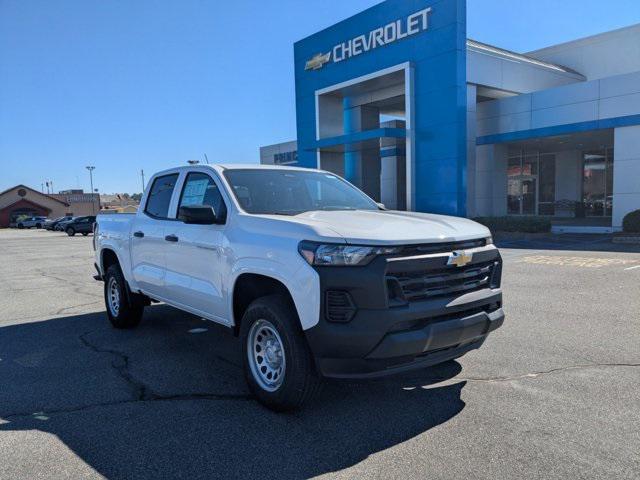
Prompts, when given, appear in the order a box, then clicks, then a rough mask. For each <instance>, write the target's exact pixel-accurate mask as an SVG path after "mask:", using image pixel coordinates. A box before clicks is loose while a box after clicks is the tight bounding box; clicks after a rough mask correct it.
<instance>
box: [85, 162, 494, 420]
mask: <svg viewBox="0 0 640 480" xmlns="http://www.w3.org/2000/svg"><path fill="white" fill-rule="evenodd" d="M94 246H95V250H96V251H95V267H96V269H97V271H98V274H97V275H96V278H97V279H98V280H102V281H104V298H105V303H106V312H107V315H108V317H109V320H110V321H111V323H112V325H113V326H114V327H116V328H132V327H135V326H136V325H138V323H139V322H140V320H141V317H142V314H143V309H144V307H145V306H147V305H149V304H150V303H151V302H165V303H166V304H168V305H171V306H173V307H176V308H178V309H181V310H184V311H186V312H190V313H192V314H195V315H198V316H200V317H202V318H204V319H206V320H210V321H213V322H217V323H220V324H222V325H225V326H227V327H229V328H230V329H232V330H233V332H234V334H235V335H237V336H239V337H240V339H241V342H240V343H241V345H242V350H243V352H242V357H243V361H244V375H245V378H246V381H247V383H248V385H249V387H250V389H251V391H252V392H253V393H254V394H255V396H256V397H257V399H258V400H259V401H261V402H262V403H263V404H265V405H266V406H268V407H270V408H272V409H274V410H277V411H283V410H290V409H295V408H299V407H301V406H302V405H303V404H304V403H305V402H306V401H307V400H308V399H310V398H311V397H312V396H313V394H314V393H315V392H316V391H317V389H318V387H319V385H320V384H321V380H322V378H323V377H333V378H375V377H379V376H383V375H389V374H394V373H398V372H404V371H407V370H411V369H418V368H424V367H427V366H430V365H434V364H437V363H441V362H445V361H447V360H451V359H454V358H457V357H460V356H462V355H464V354H465V353H466V352H468V351H470V350H473V349H476V348H478V347H480V346H481V345H482V343H483V342H484V341H485V339H486V338H487V336H488V334H489V333H490V332H491V331H493V330H495V329H496V328H498V327H500V325H502V323H503V320H504V313H503V310H502V292H501V289H500V278H501V271H502V260H501V257H500V254H499V252H498V250H497V248H496V247H495V246H494V245H493V242H492V238H491V235H490V233H489V230H487V229H486V228H485V227H484V226H482V225H480V224H478V223H475V222H473V221H471V220H467V219H464V218H457V217H448V216H442V215H431V214H425V213H415V212H404V211H389V210H386V209H384V207H383V206H382V205H380V204H377V203H376V202H375V201H373V200H372V199H371V198H369V197H368V196H367V195H365V194H364V193H363V192H362V191H360V190H358V189H357V188H356V187H354V186H353V185H351V184H350V183H348V182H347V181H345V180H344V179H342V178H340V177H339V176H337V175H335V174H333V173H330V172H326V171H321V170H312V169H306V168H289V167H274V166H258V165H252V166H239V165H215V166H209V165H206V166H205V165H194V166H188V167H179V168H174V169H170V170H166V171H163V172H160V173H157V174H156V175H155V176H154V177H153V178H152V179H151V181H150V182H149V187H147V189H146V191H145V193H144V195H143V197H142V201H141V206H140V208H139V211H138V213H136V214H119V215H99V216H98V218H97V223H96V227H95V236H94Z"/></svg>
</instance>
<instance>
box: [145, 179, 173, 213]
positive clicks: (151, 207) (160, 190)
mask: <svg viewBox="0 0 640 480" xmlns="http://www.w3.org/2000/svg"><path fill="white" fill-rule="evenodd" d="M177 180H178V174H177V173H173V174H171V175H165V176H163V177H158V178H156V179H155V180H154V181H153V185H151V190H150V191H149V198H148V199H147V206H146V207H145V209H144V211H145V213H147V214H149V215H150V216H152V217H155V218H168V217H169V204H170V203H171V195H173V189H174V188H175V186H176V182H177Z"/></svg>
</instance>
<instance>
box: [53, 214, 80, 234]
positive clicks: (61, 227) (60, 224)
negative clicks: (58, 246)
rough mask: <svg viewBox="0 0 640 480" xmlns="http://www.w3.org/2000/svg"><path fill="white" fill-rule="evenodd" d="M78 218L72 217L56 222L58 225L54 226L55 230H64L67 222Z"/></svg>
mask: <svg viewBox="0 0 640 480" xmlns="http://www.w3.org/2000/svg"><path fill="white" fill-rule="evenodd" d="M76 218H77V217H71V218H70V219H69V220H61V221H60V222H58V223H57V224H56V226H55V227H54V230H55V231H56V232H64V229H65V227H66V226H67V224H68V223H70V222H73V220H75V219H76Z"/></svg>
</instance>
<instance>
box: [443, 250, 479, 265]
mask: <svg viewBox="0 0 640 480" xmlns="http://www.w3.org/2000/svg"><path fill="white" fill-rule="evenodd" d="M471 260H473V253H467V252H465V251H464V250H457V251H455V252H452V253H451V255H449V260H447V265H455V266H456V267H464V266H465V265H467V264H468V263H469V262H471Z"/></svg>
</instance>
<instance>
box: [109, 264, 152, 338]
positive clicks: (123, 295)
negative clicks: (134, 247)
mask: <svg viewBox="0 0 640 480" xmlns="http://www.w3.org/2000/svg"><path fill="white" fill-rule="evenodd" d="M112 284H114V285H115V287H114V288H116V289H117V301H116V302H114V303H116V304H117V308H114V307H112V305H111V302H110V295H111V291H110V289H111V288H112ZM104 303H105V307H106V309H107V316H108V317H109V321H110V322H111V325H113V326H114V327H115V328H135V327H137V326H138V324H139V323H140V320H142V314H143V313H144V301H143V299H142V296H141V295H138V294H135V293H132V292H131V291H130V290H129V287H128V285H127V282H126V281H125V279H124V276H123V275H122V272H121V271H120V267H119V266H118V265H111V266H110V267H109V268H108V269H107V273H106V274H105V276H104Z"/></svg>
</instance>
